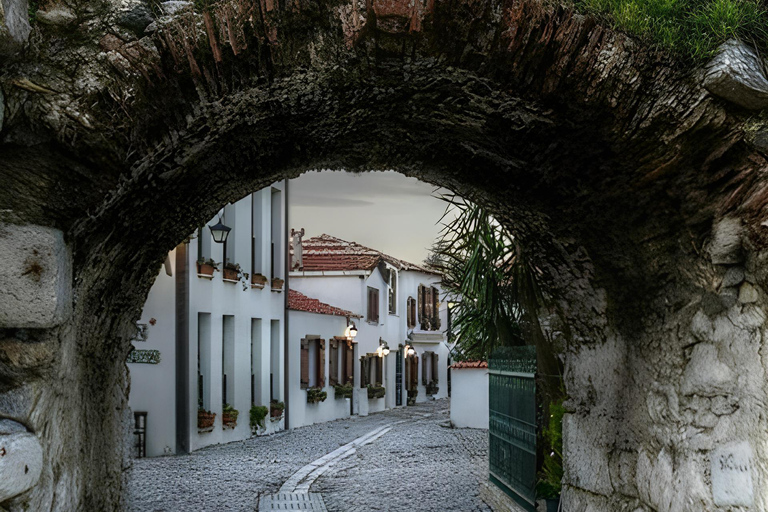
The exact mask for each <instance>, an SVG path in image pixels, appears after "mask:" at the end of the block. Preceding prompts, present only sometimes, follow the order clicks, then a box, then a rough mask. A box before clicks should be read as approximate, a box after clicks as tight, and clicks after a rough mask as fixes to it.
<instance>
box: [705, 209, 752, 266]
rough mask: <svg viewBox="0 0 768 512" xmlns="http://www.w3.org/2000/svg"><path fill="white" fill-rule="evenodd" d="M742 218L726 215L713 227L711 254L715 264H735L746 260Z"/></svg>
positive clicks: (710, 245)
mask: <svg viewBox="0 0 768 512" xmlns="http://www.w3.org/2000/svg"><path fill="white" fill-rule="evenodd" d="M742 231H743V227H742V225H741V219H738V218H735V217H724V218H722V219H720V221H719V222H717V224H715V226H714V227H713V229H712V240H711V242H710V244H709V255H710V258H711V259H712V263H714V264H715V265H735V264H738V263H741V262H742V261H743V260H744V253H743V250H742V245H741V235H742Z"/></svg>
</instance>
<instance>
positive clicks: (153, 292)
mask: <svg viewBox="0 0 768 512" xmlns="http://www.w3.org/2000/svg"><path fill="white" fill-rule="evenodd" d="M169 258H170V261H171V262H173V263H175V261H176V251H175V250H173V251H171V253H170V254H169ZM172 272H173V273H174V275H175V268H173V265H172ZM175 308H176V303H175V283H174V278H173V277H172V276H169V275H167V274H166V272H165V268H164V267H162V268H161V269H160V273H159V274H158V275H157V278H156V279H155V283H154V284H153V285H152V288H151V289H150V291H149V295H148V296H147V302H146V303H145V304H144V310H143V311H142V314H141V319H140V320H139V323H142V324H147V341H145V342H140V341H134V342H133V346H134V347H135V348H136V349H139V350H159V351H160V364H143V363H130V364H128V370H129V371H130V376H131V394H130V397H129V401H128V404H129V406H130V408H131V410H132V411H143V412H146V413H147V433H146V440H147V456H149V457H153V456H157V455H163V454H164V453H174V452H175V451H176V391H175V389H176V362H175V361H176V309H175ZM152 318H154V319H155V320H156V323H155V325H149V321H150V319H152ZM131 421H133V415H131ZM132 431H133V424H131V432H132ZM132 441H133V440H132Z"/></svg>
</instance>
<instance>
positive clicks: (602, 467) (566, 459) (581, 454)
mask: <svg viewBox="0 0 768 512" xmlns="http://www.w3.org/2000/svg"><path fill="white" fill-rule="evenodd" d="M601 427H604V425H600V422H595V421H593V420H592V419H591V418H589V417H587V418H580V417H576V416H575V415H573V414H566V415H565V417H564V418H563V469H564V470H565V481H566V482H568V483H569V484H572V485H575V486H576V487H579V488H581V489H585V490H587V491H590V492H593V493H595V494H602V495H605V496H610V495H611V494H612V493H613V491H614V489H613V485H612V484H611V475H610V464H609V462H610V461H609V450H610V447H609V446H607V445H606V443H605V441H604V440H602V439H601V438H602V436H603V435H604V433H603V432H601V430H602V428H601Z"/></svg>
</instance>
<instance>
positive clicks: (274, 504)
mask: <svg viewBox="0 0 768 512" xmlns="http://www.w3.org/2000/svg"><path fill="white" fill-rule="evenodd" d="M405 421H407V420H401V421H396V422H394V423H390V424H387V425H384V426H382V427H379V428H377V429H374V430H372V431H370V432H368V433H367V434H364V435H362V436H360V437H358V438H357V439H354V440H352V441H350V442H349V443H347V444H345V445H343V446H340V447H339V448H337V449H335V450H334V451H332V452H330V453H327V454H325V455H323V456H322V457H320V458H319V459H317V460H314V461H312V462H310V463H309V464H307V465H306V466H304V467H303V468H301V469H300V470H298V471H297V472H296V473H294V474H293V475H291V477H290V478H289V479H288V480H286V481H285V483H284V484H283V485H282V486H281V487H280V491H279V492H278V493H277V494H272V495H269V496H263V497H262V498H260V499H259V511H260V512H261V511H265V512H266V511H271V510H308V511H309V510H311V511H323V512H324V511H325V510H326V508H325V503H324V502H323V498H322V496H320V494H317V493H310V492H309V488H310V486H311V485H312V484H313V483H314V482H315V480H317V479H318V477H320V475H322V474H323V473H325V472H326V471H328V469H330V467H331V466H333V465H334V464H336V463H337V462H339V461H340V460H342V459H344V458H346V457H349V456H350V455H352V454H354V453H355V451H356V448H357V447H358V446H364V445H366V444H369V443H372V442H374V441H375V440H377V439H378V438H380V437H381V436H383V435H384V434H386V433H387V432H389V431H390V430H392V427H393V426H394V425H397V424H399V423H404V422H405Z"/></svg>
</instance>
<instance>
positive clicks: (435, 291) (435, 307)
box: [432, 287, 440, 331]
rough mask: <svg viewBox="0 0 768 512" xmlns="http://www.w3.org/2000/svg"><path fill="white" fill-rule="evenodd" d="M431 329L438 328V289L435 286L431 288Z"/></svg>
mask: <svg viewBox="0 0 768 512" xmlns="http://www.w3.org/2000/svg"><path fill="white" fill-rule="evenodd" d="M432 317H433V318H434V321H433V322H432V329H434V330H435V331H437V330H439V329H440V291H439V290H438V289H437V288H434V287H433V288H432Z"/></svg>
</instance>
